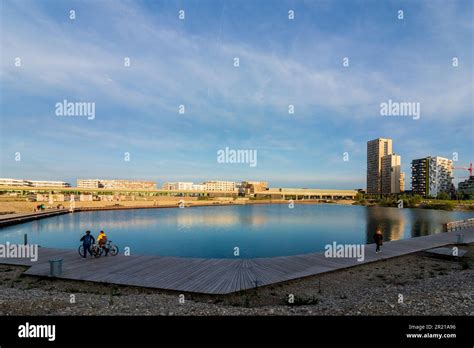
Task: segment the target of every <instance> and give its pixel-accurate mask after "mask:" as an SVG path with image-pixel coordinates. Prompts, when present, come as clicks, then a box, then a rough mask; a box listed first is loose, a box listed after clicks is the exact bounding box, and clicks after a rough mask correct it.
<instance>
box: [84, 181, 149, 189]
mask: <svg viewBox="0 0 474 348" xmlns="http://www.w3.org/2000/svg"><path fill="white" fill-rule="evenodd" d="M77 187H78V188H89V189H94V188H105V189H124V190H156V183H155V182H153V181H142V180H119V179H117V180H104V179H78V180H77Z"/></svg>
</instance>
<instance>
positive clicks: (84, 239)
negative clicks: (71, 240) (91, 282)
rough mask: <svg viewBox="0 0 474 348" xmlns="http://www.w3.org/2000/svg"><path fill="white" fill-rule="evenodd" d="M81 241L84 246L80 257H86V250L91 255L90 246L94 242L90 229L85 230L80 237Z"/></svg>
mask: <svg viewBox="0 0 474 348" xmlns="http://www.w3.org/2000/svg"><path fill="white" fill-rule="evenodd" d="M81 242H82V246H83V248H84V255H83V256H82V257H84V258H86V256H87V252H89V254H90V255H91V256H92V251H91V246H92V244H94V243H95V238H94V236H93V235H91V231H86V234H85V235H83V236H82V238H81Z"/></svg>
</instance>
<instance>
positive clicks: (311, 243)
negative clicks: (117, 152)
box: [0, 204, 474, 258]
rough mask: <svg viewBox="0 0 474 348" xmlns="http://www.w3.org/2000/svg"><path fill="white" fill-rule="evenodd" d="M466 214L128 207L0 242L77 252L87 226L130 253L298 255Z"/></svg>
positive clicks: (305, 207)
mask: <svg viewBox="0 0 474 348" xmlns="http://www.w3.org/2000/svg"><path fill="white" fill-rule="evenodd" d="M472 217H474V213H473V212H448V211H440V210H428V209H397V208H385V207H363V206H351V205H335V204H314V205H312V204H302V205H299V204H297V205H295V206H294V208H293V209H290V208H289V207H288V205H286V204H274V205H241V206H240V205H239V206H221V207H216V206H214V207H192V208H184V209H178V208H172V209H133V210H112V211H93V212H80V213H74V214H65V215H59V216H55V217H51V218H46V219H42V220H36V221H31V222H27V223H24V224H20V225H14V226H9V227H5V228H2V229H0V243H2V244H3V243H5V242H7V241H9V242H10V243H23V235H24V234H25V233H27V234H28V242H29V243H34V244H39V245H40V246H43V247H54V248H65V249H77V248H78V246H79V244H80V242H79V239H80V237H81V236H82V235H83V234H84V232H85V231H86V230H88V229H89V230H91V231H92V233H93V235H94V236H97V234H98V232H99V231H100V230H101V229H103V230H104V231H105V232H106V233H107V235H108V237H109V239H111V240H113V242H114V244H117V245H118V246H119V248H120V251H121V252H123V250H124V247H129V248H130V252H131V253H132V254H149V255H162V256H184V257H204V258H234V257H235V256H234V250H235V249H234V248H235V247H238V248H239V252H240V257H241V258H253V257H269V256H284V255H296V254H305V253H311V252H318V251H323V250H324V246H325V245H326V244H331V243H333V242H337V243H351V244H352V243H364V244H365V243H372V236H373V234H374V232H375V230H376V228H377V227H380V228H381V229H382V232H383V234H384V237H385V240H386V241H387V240H397V239H404V238H412V237H417V236H423V235H428V234H433V233H441V232H442V230H443V223H445V222H448V221H453V220H462V219H467V218H472Z"/></svg>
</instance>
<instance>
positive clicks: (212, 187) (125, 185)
mask: <svg viewBox="0 0 474 348" xmlns="http://www.w3.org/2000/svg"><path fill="white" fill-rule="evenodd" d="M0 186H13V187H15V186H17V187H51V188H68V187H72V186H71V184H69V183H67V182H64V181H47V180H42V181H40V180H23V179H11V178H0ZM77 188H80V189H119V190H120V189H122V190H156V189H157V185H156V183H155V182H153V181H144V180H122V179H112V180H109V179H78V180H77ZM162 189H163V190H170V191H205V192H212V191H216V192H238V193H241V194H253V193H255V192H259V191H265V190H267V189H268V182H266V181H242V182H235V181H219V180H211V181H205V182H203V183H200V184H194V183H193V182H183V181H179V182H165V183H164V184H163V186H162Z"/></svg>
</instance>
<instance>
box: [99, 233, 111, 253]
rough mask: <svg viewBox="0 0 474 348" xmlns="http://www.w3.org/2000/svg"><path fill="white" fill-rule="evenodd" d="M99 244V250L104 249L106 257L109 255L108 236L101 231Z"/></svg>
mask: <svg viewBox="0 0 474 348" xmlns="http://www.w3.org/2000/svg"><path fill="white" fill-rule="evenodd" d="M97 243H98V244H99V248H102V249H103V250H104V251H105V256H107V254H108V253H109V249H108V248H107V246H106V244H107V235H106V234H105V232H104V231H100V233H99V235H98V236H97Z"/></svg>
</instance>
